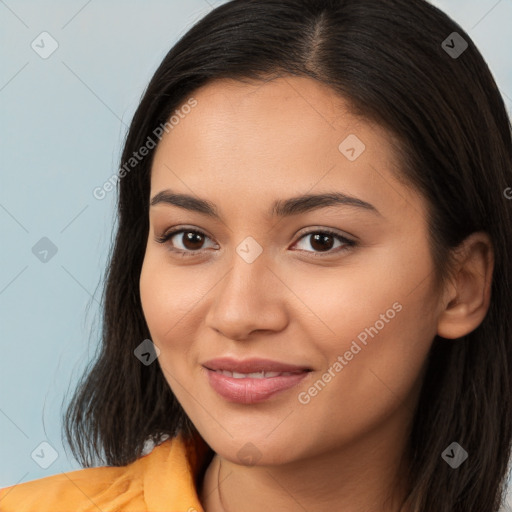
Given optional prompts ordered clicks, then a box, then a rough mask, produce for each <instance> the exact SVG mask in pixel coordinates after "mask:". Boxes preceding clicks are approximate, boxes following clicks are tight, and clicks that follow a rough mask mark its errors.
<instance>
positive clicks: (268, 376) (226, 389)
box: [203, 358, 313, 404]
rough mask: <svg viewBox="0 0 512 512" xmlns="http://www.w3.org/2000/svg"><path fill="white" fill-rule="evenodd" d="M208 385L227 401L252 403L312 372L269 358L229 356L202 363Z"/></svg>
mask: <svg viewBox="0 0 512 512" xmlns="http://www.w3.org/2000/svg"><path fill="white" fill-rule="evenodd" d="M203 367H204V368H205V369H206V373H207V377H208V381H209V384H210V386H211V387H212V388H213V390H214V391H216V393H217V394H218V395H220V396H221V397H222V398H224V399H225V400H226V401H228V402H234V403H240V404H254V403H258V402H262V401H264V400H267V399H269V398H270V397H271V396H274V395H276V394H277V393H280V392H283V391H286V390H289V389H291V388H293V387H295V386H296V385H297V384H298V383H299V382H301V381H302V380H303V379H304V378H306V377H307V376H308V374H309V373H310V372H311V371H313V370H312V369H311V368H308V367H306V366H301V365H291V364H287V363H281V362H278V361H272V360H269V359H249V360H245V361H240V360H235V359H231V358H220V359H213V360H210V361H207V362H205V363H203Z"/></svg>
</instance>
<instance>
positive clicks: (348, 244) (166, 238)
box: [155, 228, 357, 258]
mask: <svg viewBox="0 0 512 512" xmlns="http://www.w3.org/2000/svg"><path fill="white" fill-rule="evenodd" d="M178 233H196V234H199V235H202V236H204V237H206V238H210V237H209V236H208V235H206V234H205V233H203V232H202V231H200V230H198V229H190V228H176V229H173V230H172V231H169V232H167V233H164V234H163V235H162V236H157V237H155V240H156V241H157V242H158V243H160V244H166V243H167V242H168V241H169V240H170V239H171V238H172V237H173V236H174V235H176V234H178ZM313 234H323V235H330V236H332V237H334V238H336V239H337V240H339V241H340V242H342V243H343V244H344V246H343V247H338V248H337V250H333V249H330V250H329V251H325V252H313V251H303V252H308V253H312V255H313V257H315V258H317V257H324V255H327V256H329V255H332V254H336V253H340V252H345V251H348V250H350V249H351V248H353V247H356V246H357V242H355V241H354V240H350V239H348V238H345V237H344V236H342V235H340V234H339V233H336V232H334V231H332V230H330V229H316V230H311V231H308V232H307V233H303V234H302V235H301V236H300V238H299V240H298V241H300V240H302V239H303V238H305V237H307V236H309V235H313ZM169 245H170V244H169ZM294 245H295V244H294ZM169 250H170V251H172V252H176V253H178V254H181V255H182V256H186V257H190V256H197V255H198V254H200V253H201V252H202V251H204V250H205V249H202V250H201V249H199V250H197V251H191V250H187V251H184V250H183V249H176V248H175V247H172V246H171V247H170V248H169Z"/></svg>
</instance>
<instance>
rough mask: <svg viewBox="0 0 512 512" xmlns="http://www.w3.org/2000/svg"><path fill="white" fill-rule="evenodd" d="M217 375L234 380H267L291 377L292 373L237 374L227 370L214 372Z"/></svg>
mask: <svg viewBox="0 0 512 512" xmlns="http://www.w3.org/2000/svg"><path fill="white" fill-rule="evenodd" d="M216 371H217V373H222V375H225V376H226V377H232V378H234V379H268V378H270V377H281V376H286V375H293V373H292V372H265V371H262V372H253V373H239V372H228V371H227V370H216Z"/></svg>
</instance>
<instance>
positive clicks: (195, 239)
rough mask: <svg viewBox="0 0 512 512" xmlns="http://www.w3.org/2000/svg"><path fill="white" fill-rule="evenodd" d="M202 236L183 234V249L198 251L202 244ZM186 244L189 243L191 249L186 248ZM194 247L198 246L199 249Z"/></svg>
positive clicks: (193, 233) (188, 232)
mask: <svg viewBox="0 0 512 512" xmlns="http://www.w3.org/2000/svg"><path fill="white" fill-rule="evenodd" d="M202 242H203V241H202V236H201V234H200V233H195V232H193V231H187V232H186V233H185V243H184V245H185V247H187V249H198V248H199V247H200V246H201V244H202ZM188 243H191V244H192V247H189V246H188ZM194 244H195V245H199V247H195V246H194Z"/></svg>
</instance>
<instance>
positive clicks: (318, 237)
mask: <svg viewBox="0 0 512 512" xmlns="http://www.w3.org/2000/svg"><path fill="white" fill-rule="evenodd" d="M332 239H333V237H332V235H327V234H323V235H322V234H321V233H317V234H315V235H313V241H312V242H311V246H312V247H313V248H314V249H318V250H320V251H321V250H329V249H331V248H332ZM329 240H330V242H331V243H328V241H329ZM317 243H318V245H319V246H318V247H315V244H317Z"/></svg>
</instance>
